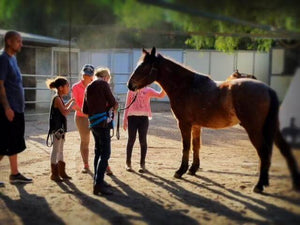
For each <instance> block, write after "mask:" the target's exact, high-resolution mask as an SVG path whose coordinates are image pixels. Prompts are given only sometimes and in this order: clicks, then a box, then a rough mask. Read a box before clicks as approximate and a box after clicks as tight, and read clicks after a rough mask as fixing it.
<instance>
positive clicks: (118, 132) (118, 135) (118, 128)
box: [116, 93, 138, 140]
mask: <svg viewBox="0 0 300 225" xmlns="http://www.w3.org/2000/svg"><path fill="white" fill-rule="evenodd" d="M137 95H138V93H136V94H135V96H134V98H133V99H132V101H131V103H130V104H129V105H128V106H127V107H125V108H119V109H118V120H117V131H116V137H117V139H118V140H120V114H121V111H123V110H126V109H128V108H129V107H130V106H131V105H132V104H133V103H134V101H135V100H136V97H137Z"/></svg>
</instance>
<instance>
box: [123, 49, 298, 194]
mask: <svg viewBox="0 0 300 225" xmlns="http://www.w3.org/2000/svg"><path fill="white" fill-rule="evenodd" d="M154 81H156V82H158V83H159V84H160V86H161V87H162V88H163V89H164V90H165V92H166V93H167V95H168V97H169V99H170V105H171V109H172V112H173V114H174V115H175V117H176V118H177V121H178V126H179V128H180V131H181V136H182V144H183V150H182V154H183V155H182V162H181V165H180V167H179V169H178V170H177V171H176V172H175V175H174V177H175V178H181V177H182V175H183V174H184V173H186V172H187V170H188V166H189V165H188V160H189V151H190V146H191V138H192V147H193V162H192V165H191V167H190V168H189V174H191V175H195V174H196V171H197V170H198V169H199V165H200V159H199V149H200V143H201V140H200V135H201V128H202V127H207V128H214V129H219V128H226V127H230V126H234V125H236V124H240V125H241V126H242V127H244V128H245V130H246V132H247V133H248V136H249V138H250V141H251V142H252V144H253V146H254V147H255V149H256V151H257V153H258V156H259V159H260V175H259V180H258V183H257V184H256V185H255V187H254V189H253V191H254V192H257V193H261V192H263V190H264V186H268V185H269V168H270V165H271V155H272V147H273V142H274V141H275V144H276V146H277V147H278V148H279V149H280V152H281V154H282V155H283V156H284V157H285V159H286V161H287V164H288V168H289V170H290V173H291V176H292V179H293V186H294V188H295V189H297V190H300V174H299V173H298V168H297V162H296V160H295V158H294V156H293V154H292V151H291V148H290V146H289V145H288V144H287V142H286V141H285V140H284V139H283V137H282V135H281V133H280V130H279V120H278V111H279V102H278V98H277V95H276V93H275V91H274V90H272V89H271V88H270V87H269V86H268V85H266V84H264V83H263V82H260V81H258V80H254V79H247V78H241V79H233V80H228V81H224V82H221V83H220V82H215V81H214V80H212V79H211V78H210V77H209V76H207V75H204V74H199V73H196V72H193V71H191V70H189V69H187V68H185V67H184V66H182V65H180V64H178V63H175V62H174V61H172V60H171V59H168V58H166V57H163V56H162V55H160V54H158V55H156V49H155V47H153V48H152V50H151V52H148V51H146V50H145V49H143V54H142V57H141V59H140V61H139V64H138V65H137V67H136V68H135V70H134V71H133V73H132V74H131V76H130V79H129V80H128V83H127V86H128V88H129V89H130V90H132V91H135V90H138V89H140V88H143V87H145V86H147V85H149V84H151V83H152V82H154Z"/></svg>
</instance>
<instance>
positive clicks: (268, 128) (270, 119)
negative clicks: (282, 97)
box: [263, 89, 279, 148]
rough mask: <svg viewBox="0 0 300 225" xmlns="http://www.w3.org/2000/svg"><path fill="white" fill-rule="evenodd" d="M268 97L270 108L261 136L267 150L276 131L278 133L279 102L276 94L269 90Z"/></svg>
mask: <svg viewBox="0 0 300 225" xmlns="http://www.w3.org/2000/svg"><path fill="white" fill-rule="evenodd" d="M269 95H270V106H269V112H268V115H267V117H266V120H265V123H264V127H263V135H264V142H265V144H266V145H267V146H268V147H269V148H272V145H273V141H274V138H275V136H276V133H277V130H278V131H279V123H278V114H279V101H278V97H277V95H276V92H275V91H274V90H272V89H269Z"/></svg>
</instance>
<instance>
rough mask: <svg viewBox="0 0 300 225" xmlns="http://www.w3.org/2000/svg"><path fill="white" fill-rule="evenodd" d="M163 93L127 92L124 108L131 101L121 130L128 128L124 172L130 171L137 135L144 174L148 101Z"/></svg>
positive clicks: (149, 117)
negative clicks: (137, 136)
mask: <svg viewBox="0 0 300 225" xmlns="http://www.w3.org/2000/svg"><path fill="white" fill-rule="evenodd" d="M165 95H166V93H165V91H163V90H161V91H160V92H158V91H156V90H154V89H153V88H150V87H145V88H142V89H140V90H139V91H137V92H133V91H128V93H127V98H126V104H125V108H126V107H128V106H129V105H130V104H131V103H132V101H133V100H134V98H135V96H136V98H135V100H134V102H133V103H132V105H131V106H130V107H129V108H128V109H126V110H125V112H124V118H123V129H124V130H127V128H128V142H127V147H126V170H127V171H132V167H131V155H132V149H133V145H134V142H135V140H136V134H137V132H138V133H139V142H140V147H141V159H140V169H139V172H140V173H144V172H146V167H145V159H146V154H147V132H148V127H149V119H151V118H152V113H151V107H150V99H151V98H163V97H165Z"/></svg>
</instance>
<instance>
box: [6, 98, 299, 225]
mask: <svg viewBox="0 0 300 225" xmlns="http://www.w3.org/2000/svg"><path fill="white" fill-rule="evenodd" d="M158 105H159V104H158ZM153 108H154V111H155V112H154V113H153V119H152V120H151V121H150V127H149V133H148V154H147V158H146V166H147V169H148V170H149V172H148V173H145V174H140V173H138V168H139V157H140V152H139V145H138V142H136V144H135V148H134V152H133V164H132V166H133V169H134V170H135V171H134V172H127V171H126V170H125V148H126V141H127V133H126V132H124V131H123V130H122V131H121V138H120V140H117V139H116V137H113V138H112V154H111V158H110V161H109V162H110V165H111V168H112V170H113V172H114V176H111V177H108V176H106V177H105V179H106V181H107V182H108V183H109V184H111V185H112V188H113V192H114V193H113V195H112V196H108V197H103V196H95V195H93V194H92V187H93V186H92V182H93V179H92V176H93V174H82V173H81V169H82V162H81V156H80V152H79V135H78V132H77V130H76V129H75V126H74V122H73V118H72V116H69V117H68V125H69V132H68V134H67V138H66V143H65V150H64V156H65V161H66V164H67V165H66V167H67V172H68V174H69V175H70V176H72V180H70V181H67V182H62V183H55V182H53V181H51V180H50V178H49V175H50V160H49V154H50V150H51V149H50V148H48V147H47V146H46V145H45V139H46V136H47V128H48V118H47V117H45V118H27V121H26V144H27V150H26V151H24V152H23V153H22V154H20V155H19V167H20V168H19V169H20V171H21V172H22V173H24V174H25V175H27V176H29V177H32V178H33V179H34V182H33V183H32V184H27V185H11V184H9V182H8V176H9V161H8V158H7V157H5V158H4V159H3V160H2V161H1V164H0V170H1V174H0V179H1V180H2V181H4V182H5V187H2V188H0V209H1V210H0V224H3V225H21V224H26V225H29V224H30V225H33V224H44V225H50V224H51V225H53V224H55V225H60V224H72V225H73V224H78V225H82V224H97V225H99V224H118V225H121V224H125V225H131V224H132V225H133V224H150V225H160V224H172V225H175V224H178V225H183V224H186V225H196V224H211V225H215V224H276V225H277V224H278V225H279V224H286V225H299V224H300V193H297V192H295V191H293V190H292V183H291V179H290V175H289V172H288V168H287V165H286V163H285V161H284V159H283V157H282V156H281V155H280V153H279V151H278V149H277V148H274V150H273V156H272V165H271V169H270V186H269V187H268V188H266V189H265V191H264V194H256V193H254V192H253V191H252V190H253V187H254V185H255V184H256V182H257V180H258V165H259V162H258V156H257V154H256V151H255V149H254V147H253V146H252V145H251V144H250V142H249V140H248V137H247V134H246V133H245V131H244V130H243V128H241V127H240V126H235V127H232V128H229V129H223V130H211V129H203V131H202V147H201V153H200V160H201V162H200V167H201V168H200V170H199V171H198V172H197V175H196V176H190V175H187V174H185V175H184V176H183V177H182V179H175V178H173V175H174V172H175V171H176V170H177V169H178V168H179V166H180V163H181V149H182V144H181V137H180V133H179V129H178V128H177V122H176V120H175V119H174V117H173V115H172V113H171V112H170V110H169V106H168V105H163V104H162V105H161V106H158V107H153ZM93 144H94V142H93V140H92V141H91V143H90V152H91V153H90V164H92V162H93V156H94V154H93ZM293 153H294V155H295V156H296V158H297V161H298V167H299V164H300V150H299V149H294V150H293ZM190 160H191V155H190Z"/></svg>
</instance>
